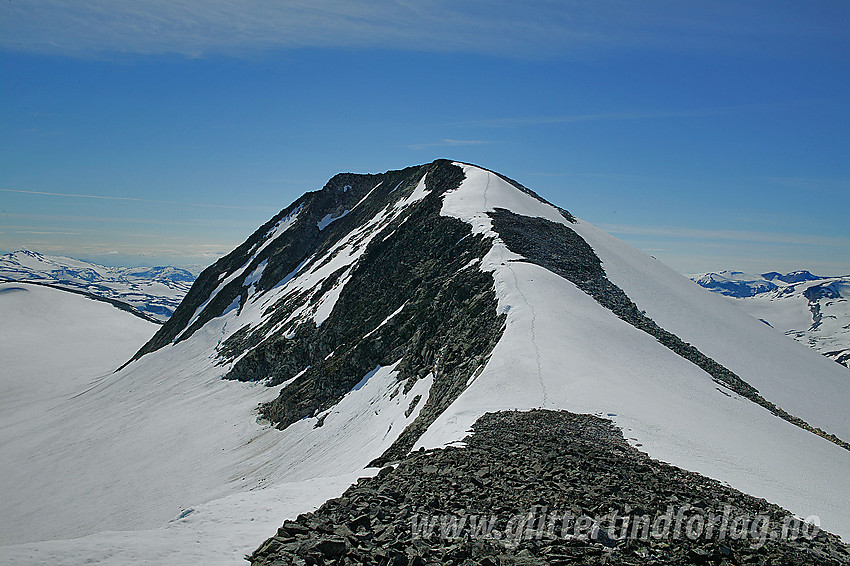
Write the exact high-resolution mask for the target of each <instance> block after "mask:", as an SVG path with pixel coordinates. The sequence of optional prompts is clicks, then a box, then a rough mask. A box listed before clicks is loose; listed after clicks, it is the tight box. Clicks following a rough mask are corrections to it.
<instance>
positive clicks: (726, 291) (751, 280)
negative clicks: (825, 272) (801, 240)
mask: <svg viewBox="0 0 850 566" xmlns="http://www.w3.org/2000/svg"><path fill="white" fill-rule="evenodd" d="M691 279H692V280H694V281H695V282H696V283H697V284H698V285H700V286H702V287H705V288H706V289H708V290H710V291H715V292H717V293H720V294H722V295H726V296H728V297H739V298H740V297H753V296H755V295H758V294H760V293H766V292H768V291H773V290H774V289H778V288H780V287H785V286H786V285H793V284H795V283H804V282H806V281H822V280H825V279H830V278H829V277H821V276H819V275H813V274H812V273H811V272H809V271H807V270H805V269H803V270H799V271H792V272H790V273H786V274H782V273H779V272H778V271H770V272H768V273H762V274H760V275H756V274H752V273H744V272H742V271H729V270H724V271H717V272H711V273H702V274H699V275H692V276H691Z"/></svg>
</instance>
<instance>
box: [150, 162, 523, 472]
mask: <svg viewBox="0 0 850 566" xmlns="http://www.w3.org/2000/svg"><path fill="white" fill-rule="evenodd" d="M423 178H424V185H425V190H426V192H427V193H426V194H425V196H424V197H423V198H421V199H420V200H418V201H417V202H415V203H414V204H411V205H409V206H407V207H406V208H404V209H403V210H401V209H400V211H399V212H398V214H397V215H396V216H391V215H390V214H386V215H385V216H386V217H387V218H388V219H391V220H388V221H387V222H386V223H385V224H381V223H377V224H375V225H374V226H369V222H370V221H372V219H374V218H378V217H380V216H381V214H382V212H386V211H392V210H393V207H396V206H399V205H398V203H400V202H402V201H404V200H405V199H407V198H409V197H410V196H411V194H412V193H413V192H414V191H415V190H416V188H417V186H418V185H419V183H420V181H422V179H423ZM463 178H464V175H463V171H462V170H461V169H460V168H459V167H457V166H456V165H453V164H451V163H450V162H448V161H442V160H441V161H437V162H434V163H432V164H429V165H425V166H421V167H413V168H409V169H405V170H402V171H391V172H388V173H384V174H381V175H354V174H343V175H337V176H335V177H334V178H333V179H331V180H330V181H329V182H328V184H327V185H326V186H325V187H324V188H323V189H322V190H321V191H317V192H314V193H308V194H306V195H305V196H304V197H302V198H301V199H299V200H298V201H296V202H295V203H293V205H292V206H290V207H289V208H288V209H286V210H285V211H283V212H281V213H280V214H279V215H277V216H276V217H275V218H273V219H272V220H271V221H269V222H268V223H267V224H266V225H264V226H263V227H262V228H260V230H258V231H257V232H256V233H255V234H254V235H253V236H251V238H249V239H248V241H246V242H245V243H244V244H243V245H242V246H240V247H239V248H237V249H236V250H235V251H234V252H232V253H231V254H230V255H228V256H227V257H225V258H223V259H222V260H220V262H218V263H216V264H215V265H214V266H212V267H211V268H210V269H208V270H207V271H205V272H204V273H202V274H201V276H200V277H199V278H198V282H197V283H196V285H195V286H194V287H193V288H192V290H191V291H190V293H189V295H187V298H186V301H184V304H181V306H180V308H179V309H178V310H177V312H175V314H174V316H173V317H172V319H171V320H170V321H169V322H168V323H167V324H166V325H165V326H164V327H163V328H162V329H161V331H160V332H158V333H157V335H156V336H154V338H153V339H152V340H151V341H150V342H149V343H148V344H147V345H146V346H145V347H144V348H143V349H142V350H141V351H140V352H139V354H137V357H138V356H141V355H143V354H144V353H146V352H148V351H152V350H155V349H157V348H160V347H162V346H163V345H165V344H167V343H169V342H171V341H178V342H179V341H181V340H184V339H186V338H187V337H189V336H191V335H192V333H194V332H195V331H197V329H198V328H200V327H201V326H203V325H204V324H205V323H206V322H208V321H209V320H211V319H212V318H214V317H215V316H218V315H220V314H221V313H223V312H225V309H227V308H228V306H229V305H233V304H234V302H238V303H239V305H240V308H241V305H244V303H245V300H246V298H247V294H248V289H249V287H250V285H249V284H248V283H247V281H248V277H249V274H251V273H252V272H254V271H256V270H258V269H261V270H262V275H261V276H260V277H259V279H258V280H257V281H256V282H252V283H251V284H252V285H254V286H255V287H256V290H257V291H258V292H262V291H265V290H269V289H271V288H272V287H274V286H275V285H278V284H279V283H280V281H282V280H286V278H287V277H288V276H291V274H292V273H294V272H295V271H297V270H300V271H309V270H310V269H312V268H314V267H316V266H317V265H319V266H320V265H321V264H323V263H326V262H330V261H332V260H333V258H334V256H335V254H338V253H340V252H339V249H340V246H341V241H342V238H345V237H347V236H349V234H350V233H351V232H352V230H355V233H356V234H357V235H356V237H357V238H360V240H361V241H362V242H363V243H362V244H359V243H355V244H356V246H362V247H363V248H365V249H363V250H359V251H360V252H362V255H360V257H359V259H358V260H357V261H355V262H354V263H353V264H349V265H343V266H342V267H340V268H339V269H338V270H336V271H335V272H334V273H333V274H332V275H331V276H330V277H328V278H327V279H325V280H324V282H322V284H321V286H320V287H319V288H318V289H306V290H304V291H303V292H298V293H292V294H287V295H285V296H283V297H282V298H280V299H279V300H278V301H277V302H275V303H274V304H271V305H269V306H268V308H267V310H266V312H267V313H268V316H267V317H266V318H265V319H264V320H263V322H262V324H261V325H259V326H257V327H249V326H245V327H243V328H242V329H240V330H239V331H237V332H236V333H235V334H233V335H232V336H231V337H230V338H228V339H227V340H225V341H224V342H223V343H222V344H220V346H219V349H218V355H219V358H220V361H221V363H222V364H224V363H228V362H231V361H233V360H236V362H235V364H234V365H233V366H232V368H231V369H230V371H229V372H228V374H227V376H226V377H227V378H229V379H237V380H241V381H258V380H264V381H265V382H266V383H267V384H268V385H270V386H274V385H278V384H280V383H283V382H285V381H289V380H292V379H294V381H292V382H291V383H289V384H288V385H287V387H285V388H284V389H283V390H282V391H281V394H280V396H279V397H278V398H277V399H275V400H274V401H272V402H270V403H267V404H265V405H263V406H262V407H261V409H260V411H261V414H262V416H264V417H265V418H267V419H269V420H270V421H272V422H274V423H276V424H277V426H279V427H280V428H285V427H287V426H289V425H290V424H292V423H294V422H296V421H298V420H300V419H302V418H305V417H311V416H316V415H318V414H319V413H321V412H323V411H325V410H327V409H330V408H331V407H333V406H334V405H335V404H336V403H337V402H339V400H340V399H341V398H342V397H343V396H344V395H345V394H346V393H348V392H349V391H351V390H352V388H353V387H354V386H355V385H356V384H357V383H358V382H359V381H360V380H361V379H362V378H363V376H364V375H365V374H367V373H368V372H370V371H371V370H373V369H374V368H375V367H376V366H387V365H391V364H396V366H395V369H396V371H397V372H398V374H397V378H398V380H399V381H405V380H406V383H405V387H406V389H405V392H407V391H409V389H410V388H411V387H412V386H413V384H414V383H415V382H416V380H418V379H420V378H423V377H425V376H427V375H429V374H431V375H433V384H432V386H431V389H430V392H429V395H428V398H427V400H426V401H425V402H424V404H423V406H422V407H421V409H420V411H419V414H418V416H417V418H416V419H415V420H414V421H413V423H412V424H410V425H409V426H408V427H407V428H406V429H405V431H404V432H403V433H402V434H401V436H400V437H399V438H398V439H397V441H396V442H395V444H394V445H393V446H391V447H390V449H389V450H388V451H387V453H386V454H385V455H384V456H383V457H382V458H383V459H386V458H395V457H399V456H401V455H403V454H405V453H406V452H407V451H408V450H409V449H410V447H411V446H412V445H413V443H414V442H415V440H416V439H417V438H418V437H419V436H420V435H421V434H422V432H424V431H425V429H426V428H427V427H428V425H430V424H431V423H432V422H433V420H434V419H435V418H436V417H437V416H438V415H439V414H440V413H441V412H442V411H443V410H444V409H445V408H446V407H447V406H448V405H449V404H450V403H451V402H452V401H453V400H454V399H456V398H457V396H458V395H459V394H460V393H461V392H462V391H463V389H464V388H465V387H466V384H467V383H468V382H469V380H470V378H471V377H472V376H473V375H474V373H475V372H476V371H477V370H480V368H482V367H483V365H484V364H485V363H486V361H487V359H488V357H489V354H490V352H491V351H492V349H493V347H494V346H495V344H496V342H498V339H499V337H500V336H501V334H502V330H503V325H504V319H505V316H504V315H499V314H497V312H496V308H497V302H496V295H495V291H494V284H493V277H492V275H491V274H490V273H485V272H482V271H481V270H480V269H479V262H480V260H481V258H482V257H484V255H485V254H486V253H487V251H488V250H489V249H490V245H491V242H490V240H489V239H488V238H485V237H483V236H481V235H474V234H472V229H471V227H470V226H469V225H468V224H466V223H464V222H462V221H460V220H458V219H455V218H450V217H446V216H441V215H440V208H441V206H442V196H443V194H444V193H445V192H446V191H449V190H452V189H455V188H457V187H458V185H459V184H460V183H461V181H462V180H463ZM420 189H421V187H420ZM367 196H368V197H369V198H368V199H367V198H366V197H367ZM538 198H539V197H538ZM328 211H330V213H328ZM293 218H295V220H292V219H293ZM286 222H291V225H290V226H289V227H288V228H287V229H286V231H285V232H283V233H282V234H281V235H280V236H278V237H275V238H274V239H273V240H272V241H269V236H268V234H269V233H270V232H271V231H273V230H274V229H275V227H276V226H278V225H279V224H281V223H286ZM364 225H365V226H366V228H364V229H363V230H362V231H360V232H356V231H357V230H358V228H359V227H361V226H364ZM263 246H265V247H263ZM258 249H259V252H258ZM261 266H262V267H261ZM233 273H238V274H239V275H238V276H236V277H232V275H231V276H228V274H233ZM228 280H229V281H228ZM222 282H224V283H222ZM343 283H344V286H343V285H342V284H343ZM222 285H223V286H222ZM338 287H342V289H341V291H339V296H338V298H336V302H335V303H334V306H333V310H332V311H331V312H330V314H329V315H328V317H327V318H326V319H324V320H322V321H321V323H320V324H318V325H317V324H316V322H315V321H313V320H310V319H304V318H303V317H299V316H298V312H299V310H300V309H303V307H304V305H305V304H307V305H311V304H313V305H314V304H316V303H317V302H319V301H321V300H324V299H325V298H326V296H327V295H328V294H329V293H333V292H334V290H335V289H336V288H338ZM216 289H218V291H217V292H216ZM211 295H212V296H213V298H212V299H209V300H208V299H207V298H208V297H210V296H211ZM204 301H206V303H204ZM199 311H200V312H199ZM415 408H416V407H414V406H411V407H410V412H409V413H408V414H411V413H412V411H413V410H414V409H415ZM320 418H321V417H320ZM379 460H380V459H379Z"/></svg>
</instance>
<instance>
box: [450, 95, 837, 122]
mask: <svg viewBox="0 0 850 566" xmlns="http://www.w3.org/2000/svg"><path fill="white" fill-rule="evenodd" d="M824 102H828V100H826V99H821V100H794V101H783V102H766V103H759V104H739V105H734V106H718V107H708V108H692V109H680V110H664V111H657V112H638V111H632V112H597V113H589V114H563V115H551V116H510V117H496V118H484V119H480V120H465V121H461V122H452V123H451V124H447V125H457V126H461V125H462V126H485V127H492V128H504V127H513V126H543V125H548V124H571V123H580V122H616V121H636V120H661V119H669V118H710V117H712V116H722V115H726V114H733V113H736V112H747V113H752V112H760V111H772V110H783V109H788V108H797V107H805V106H812V105H816V104H820V103H824Z"/></svg>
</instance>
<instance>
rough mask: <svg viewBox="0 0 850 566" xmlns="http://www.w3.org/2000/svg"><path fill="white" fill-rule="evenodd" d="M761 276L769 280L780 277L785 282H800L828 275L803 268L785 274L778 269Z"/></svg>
mask: <svg viewBox="0 0 850 566" xmlns="http://www.w3.org/2000/svg"><path fill="white" fill-rule="evenodd" d="M761 276H762V277H764V278H765V279H767V280H768V281H774V280H777V279H778V280H779V281H782V282H783V283H800V282H801V281H816V280H818V279H826V277H819V276H817V275H812V273H811V272H809V271H807V270H805V269H802V270H800V271H792V272H790V273H786V274H785V275H783V274H781V273H778V272H776V271H771V272H769V273H762V274H761Z"/></svg>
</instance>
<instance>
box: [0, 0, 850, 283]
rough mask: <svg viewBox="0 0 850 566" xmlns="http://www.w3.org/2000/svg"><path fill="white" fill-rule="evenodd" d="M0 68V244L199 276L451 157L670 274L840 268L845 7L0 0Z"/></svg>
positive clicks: (848, 18)
mask: <svg viewBox="0 0 850 566" xmlns="http://www.w3.org/2000/svg"><path fill="white" fill-rule="evenodd" d="M0 73H2V75H0V76H2V83H0V97H2V98H0V102H2V104H0V132H2V136H0V250H2V251H11V250H14V249H18V248H21V247H28V248H30V249H35V250H38V251H42V252H45V253H54V254H64V255H71V256H75V257H83V258H86V259H93V260H96V261H100V262H102V263H110V264H133V265H138V264H152V263H157V264H162V263H172V264H208V263H211V262H212V261H214V260H215V259H216V258H217V257H219V256H220V255H221V254H224V253H226V252H228V251H229V250H231V249H232V248H233V247H235V246H236V245H238V244H239V243H241V242H242V241H243V240H244V239H245V238H246V237H247V236H248V235H249V234H250V233H251V232H253V230H255V229H256V228H257V227H258V226H259V225H260V224H262V223H263V222H264V221H265V220H267V219H268V218H270V217H271V216H272V215H273V214H274V213H276V212H277V211H278V210H279V209H281V208H283V207H285V206H286V205H288V204H289V203H290V202H292V201H293V200H295V199H296V198H297V197H298V196H300V195H301V194H302V193H303V192H305V191H307V190H313V189H317V188H320V187H321V186H322V185H323V184H324V183H325V182H326V181H327V180H328V179H329V178H330V177H331V176H332V175H334V174H335V173H337V172H340V171H354V172H379V171H385V170H388V169H397V168H401V167H405V166H408V165H414V164H419V163H427V162H430V161H432V160H434V159H436V158H438V157H447V158H451V159H457V160H461V161H467V162H472V163H477V164H480V165H482V166H485V167H488V168H490V169H494V170H496V171H499V172H500V173H503V174H505V175H508V176H510V177H513V178H515V179H516V180H518V181H520V182H522V183H523V184H525V185H527V186H529V187H530V188H532V189H534V190H536V191H537V192H539V193H540V194H542V195H543V196H544V197H546V198H547V199H549V200H550V201H552V202H554V203H556V204H559V205H561V206H563V207H565V208H567V209H568V210H570V211H571V212H573V213H574V214H576V215H577V216H579V217H581V218H583V219H585V220H588V221H590V222H592V223H594V224H596V225H598V226H600V227H601V228H603V229H605V230H608V231H609V232H612V233H613V234H614V235H616V236H618V237H620V238H622V239H625V240H626V241H628V242H630V243H631V244H633V245H635V246H636V247H638V248H640V249H642V250H644V251H646V252H647V253H650V254H652V255H654V256H655V257H657V258H659V259H661V260H662V261H664V262H665V263H667V264H668V265H670V266H671V267H673V268H674V269H677V270H679V271H682V272H684V273H695V272H701V271H709V270H719V269H724V268H731V269H739V270H744V271H753V272H761V271H767V270H773V269H777V270H791V269H798V268H807V269H810V270H812V271H813V272H816V273H823V274H839V273H842V274H843V273H850V222H848V217H850V215H848V211H850V162H849V161H848V157H850V104H848V101H850V3H848V2H846V1H836V2H826V1H824V2H806V3H803V2H776V1H771V2H666V1H663V2H661V1H647V2H619V1H607V0H600V1H596V2H567V1H559V2H549V1H542V2H541V1H538V2H524V3H518V2H501V1H492V2H480V1H468V2H449V1H443V0H421V1H418V2H407V1H397V2H387V1H378V2H340V1H338V0H312V1H292V2H264V1H259V0H242V1H235V0H228V1H223V0H207V1H203V2H202V1H200V0H172V1H170V2H159V1H154V0H136V1H134V2H126V3H124V2H121V3H119V2H114V1H112V0H93V1H74V2H65V1H59V0H53V1H49V0H48V1H41V2H36V1H33V2H21V1H18V0H12V1H10V2H3V3H2V5H0Z"/></svg>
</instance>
